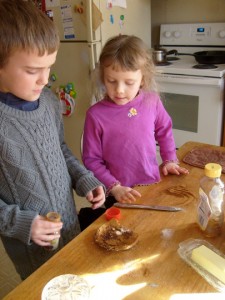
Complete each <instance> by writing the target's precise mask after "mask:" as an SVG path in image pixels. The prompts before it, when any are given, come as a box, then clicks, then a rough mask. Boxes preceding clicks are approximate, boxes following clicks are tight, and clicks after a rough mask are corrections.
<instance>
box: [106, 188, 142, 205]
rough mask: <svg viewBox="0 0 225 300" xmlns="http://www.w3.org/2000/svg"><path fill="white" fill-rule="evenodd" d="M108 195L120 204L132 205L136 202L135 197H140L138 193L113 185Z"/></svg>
mask: <svg viewBox="0 0 225 300" xmlns="http://www.w3.org/2000/svg"><path fill="white" fill-rule="evenodd" d="M110 193H111V194H112V195H113V196H114V198H115V199H116V200H117V201H118V202H121V203H132V202H135V201H136V197H141V194H140V193H139V192H138V191H136V190H134V189H132V188H130V187H127V186H121V185H115V186H114V187H113V188H112V189H111V191H110Z"/></svg>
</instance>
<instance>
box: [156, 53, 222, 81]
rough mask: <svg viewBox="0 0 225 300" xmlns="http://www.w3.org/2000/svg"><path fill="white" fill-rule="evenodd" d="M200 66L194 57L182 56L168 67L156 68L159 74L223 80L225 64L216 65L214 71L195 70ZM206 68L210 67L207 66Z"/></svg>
mask: <svg viewBox="0 0 225 300" xmlns="http://www.w3.org/2000/svg"><path fill="white" fill-rule="evenodd" d="M196 65H198V63H197V62H196V60H195V58H194V56H185V57H184V56H183V58H182V57H181V56H180V59H179V60H175V61H169V64H168V65H160V66H159V65H158V66H156V72H157V73H166V74H178V75H190V76H191V75H192V76H203V77H205V76H206V77H215V78H221V77H223V76H224V75H225V64H219V65H215V66H214V68H213V69H209V68H203V69H200V68H194V66H196ZM206 67H208V66H207V65H206Z"/></svg>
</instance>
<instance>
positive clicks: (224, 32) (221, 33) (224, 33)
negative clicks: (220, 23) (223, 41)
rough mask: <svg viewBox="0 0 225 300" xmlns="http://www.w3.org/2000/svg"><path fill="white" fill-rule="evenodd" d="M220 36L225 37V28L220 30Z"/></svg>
mask: <svg viewBox="0 0 225 300" xmlns="http://www.w3.org/2000/svg"><path fill="white" fill-rule="evenodd" d="M219 37H221V38H224V37H225V30H221V31H220V32H219Z"/></svg>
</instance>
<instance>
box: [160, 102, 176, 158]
mask: <svg viewBox="0 0 225 300" xmlns="http://www.w3.org/2000/svg"><path fill="white" fill-rule="evenodd" d="M156 115H157V117H156V121H155V138H156V141H157V142H158V144H159V147H160V155H161V157H162V160H163V162H165V161H168V160H174V161H176V160H177V156H176V146H175V141H174V137H173V132H172V120H171V118H170V116H169V114H168V113H167V111H166V110H165V108H164V106H163V103H162V101H161V100H160V99H158V101H157V108H156Z"/></svg>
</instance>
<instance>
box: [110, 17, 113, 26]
mask: <svg viewBox="0 0 225 300" xmlns="http://www.w3.org/2000/svg"><path fill="white" fill-rule="evenodd" d="M110 23H111V24H114V17H113V15H110Z"/></svg>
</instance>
